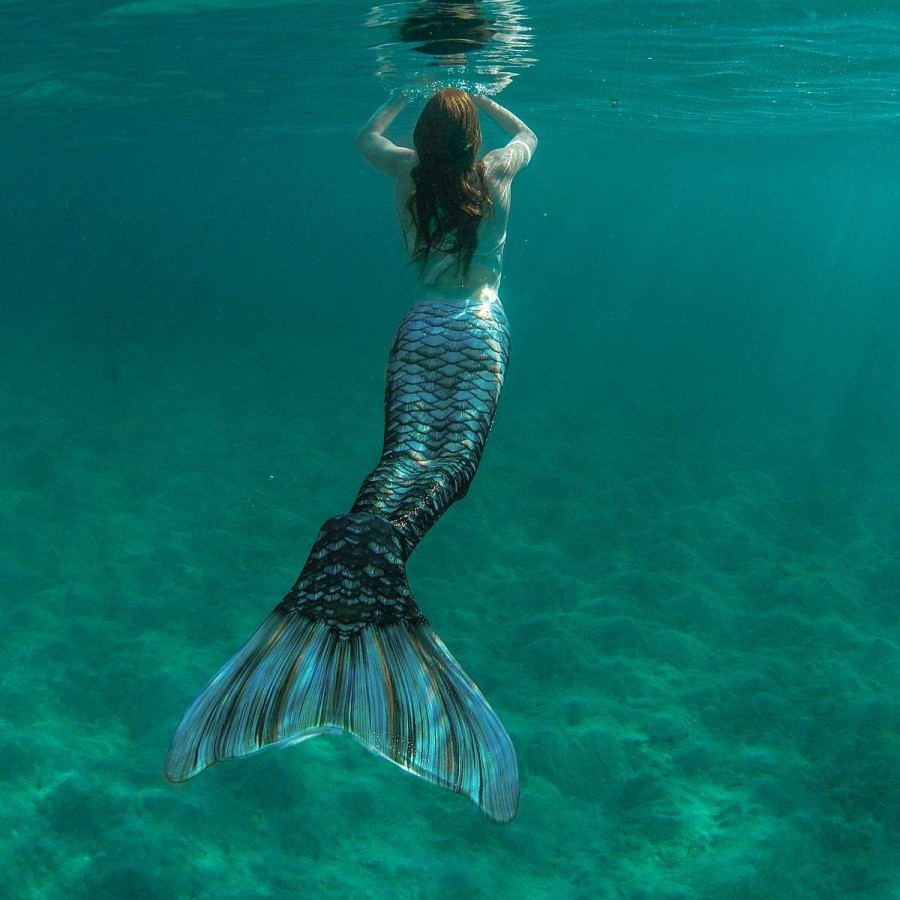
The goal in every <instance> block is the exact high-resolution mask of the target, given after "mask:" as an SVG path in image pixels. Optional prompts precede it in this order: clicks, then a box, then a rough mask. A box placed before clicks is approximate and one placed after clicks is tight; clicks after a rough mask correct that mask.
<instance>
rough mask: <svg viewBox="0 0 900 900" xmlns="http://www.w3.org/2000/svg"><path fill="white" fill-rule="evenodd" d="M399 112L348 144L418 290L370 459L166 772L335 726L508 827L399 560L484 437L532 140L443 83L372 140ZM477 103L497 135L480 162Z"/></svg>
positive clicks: (484, 717) (475, 705)
mask: <svg viewBox="0 0 900 900" xmlns="http://www.w3.org/2000/svg"><path fill="white" fill-rule="evenodd" d="M405 102H406V101H405V98H403V97H395V98H392V99H391V100H389V101H388V102H387V103H385V104H384V105H383V106H382V107H380V108H379V109H378V110H377V111H376V112H375V113H374V115H373V116H372V117H371V118H370V119H369V121H368V122H367V123H366V125H365V126H364V127H363V129H362V131H360V133H359V135H358V137H357V148H358V149H359V151H360V152H361V153H362V155H363V156H364V157H365V158H366V159H367V160H368V161H369V162H370V163H371V164H372V165H373V166H374V167H375V168H376V169H378V170H379V171H382V172H385V173H386V174H388V175H390V176H391V177H392V178H393V179H394V188H395V201H396V207H397V213H398V215H399V217H400V223H401V226H402V228H403V231H404V235H405V236H406V238H407V244H408V246H409V247H410V253H411V258H412V261H413V263H414V264H416V265H417V266H418V270H419V273H420V280H421V299H420V300H419V302H417V303H416V304H415V305H414V306H413V307H412V309H411V310H410V311H409V312H408V313H407V314H406V316H405V317H404V319H403V321H402V322H401V323H400V327H399V328H398V330H397V333H396V335H395V338H394V344H393V348H392V349H391V354H390V358H389V361H388V368H387V384H386V388H385V435H384V447H383V451H382V455H381V460H380V461H379V463H378V465H377V466H376V468H375V469H374V470H373V471H372V472H371V473H370V474H369V475H368V476H367V477H366V479H365V480H364V481H363V484H362V487H361V488H360V490H359V494H358V495H357V497H356V501H355V502H354V504H353V507H352V508H351V510H350V512H349V513H347V514H346V515H340V516H336V517H334V518H332V519H329V520H328V521H327V522H325V524H324V525H323V526H322V528H321V530H320V532H319V535H318V537H317V538H316V541H315V543H314V545H313V548H312V551H311V552H310V555H309V559H308V560H307V562H306V565H305V566H304V568H303V571H302V572H301V573H300V577H299V578H298V579H297V581H296V583H295V584H294V586H293V587H292V588H291V590H290V591H289V592H288V594H287V596H286V597H285V598H284V599H283V600H282V601H281V603H279V604H278V606H276V607H275V609H274V610H273V611H272V613H271V614H270V615H269V617H268V618H267V619H266V620H265V621H264V622H263V623H262V625H260V627H259V628H258V629H257V630H256V633H255V634H254V635H253V636H252V637H251V638H250V640H249V641H248V642H247V643H246V644H245V645H244V646H243V647H242V648H241V649H240V650H239V651H238V653H237V654H236V655H235V656H234V657H233V658H232V659H231V661H230V662H228V663H227V664H226V665H225V666H224V667H223V668H222V670H221V671H220V672H219V673H218V674H217V675H216V676H215V678H213V680H212V681H211V682H210V683H209V684H208V685H207V686H206V688H204V690H203V691H202V692H201V693H200V694H199V696H198V697H197V698H196V699H195V700H194V702H193V703H192V704H191V706H190V707H189V708H188V711H187V712H186V713H185V715H184V718H183V719H182V721H181V724H180V725H179V727H178V730H177V731H176V733H175V737H174V738H173V740H172V744H171V746H170V748H169V754H168V757H167V759H166V768H165V773H166V777H167V778H168V779H169V780H170V781H186V780H187V779H188V778H191V777H193V776H194V775H196V774H198V773H199V772H201V771H202V770H203V769H205V768H206V767H207V766H210V765H212V764H213V763H216V762H218V761H219V760H223V759H230V758H234V757H239V756H246V755H248V754H250V753H255V752H256V751H258V750H262V749H263V748H265V747H267V746H271V745H275V744H281V745H287V744H296V743H299V742H301V741H304V740H307V739H308V738H311V737H315V736H316V735H318V734H323V733H328V732H340V731H345V732H349V733H350V734H352V735H353V736H354V737H355V738H356V739H357V740H359V741H360V742H361V743H362V744H363V745H364V746H365V747H367V748H368V749H369V750H371V751H373V752H374V753H377V754H379V755H381V756H383V757H385V758H386V759H389V760H390V761H391V762H393V763H395V764H396V765H398V766H400V767H401V768H403V769H406V770H407V771H410V772H413V773H415V774H416V775H419V776H420V777H422V778H424V779H426V780H428V781H431V782H434V783H436V784H440V785H443V786H444V787H447V788H449V789H450V790H453V791H457V792H459V793H463V794H465V795H467V796H468V797H469V798H471V799H472V801H473V802H475V803H476V804H478V806H480V807H481V808H482V809H483V810H484V812H485V813H486V814H487V815H488V816H490V817H491V818H492V819H495V820H497V821H500V822H507V821H509V820H510V819H512V818H513V817H514V816H515V814H516V810H517V808H518V798H519V779H518V768H517V764H516V754H515V749H514V748H513V745H512V742H511V741H510V739H509V735H508V734H507V733H506V730H505V729H504V728H503V725H502V724H501V723H500V720H499V719H498V718H497V716H496V714H495V713H494V711H493V710H492V709H491V707H490V706H489V705H488V702H487V700H485V698H484V696H483V695H482V694H481V692H480V691H479V690H478V688H477V686H476V685H475V683H474V682H473V681H472V680H471V679H470V678H469V676H468V675H466V673H465V672H464V671H463V669H462V668H461V667H460V665H459V663H457V662H456V660H455V659H454V658H453V657H452V656H451V655H450V653H449V651H448V650H447V648H446V647H445V646H444V644H443V642H442V641H441V639H440V638H439V637H438V636H437V635H436V634H435V633H434V632H433V631H432V630H431V628H430V627H429V625H428V621H427V620H426V619H425V617H424V616H423V615H422V613H421V612H420V611H419V608H418V606H417V605H416V602H415V600H414V599H413V596H412V593H411V591H410V589H409V585H408V584H407V580H406V560H407V559H408V558H409V555H410V554H411V553H412V551H413V549H414V548H415V547H416V545H417V544H418V542H419V541H420V540H421V539H422V537H423V536H424V534H425V532H426V531H427V530H428V529H429V528H430V527H431V526H432V525H433V524H434V523H435V522H436V521H437V519H438V518H439V517H440V516H441V514H442V513H443V512H444V511H445V510H446V509H447V508H448V507H449V506H450V504H451V503H453V502H454V501H455V500H457V499H459V498H460V497H462V496H464V495H465V493H466V491H467V490H468V487H469V484H470V483H471V481H472V478H473V477H474V476H475V472H476V470H477V468H478V464H479V462H480V460H481V454H482V452H483V450H484V445H485V442H486V440H487V436H488V432H489V431H490V428H491V423H492V421H493V418H494V412H495V410H496V407H497V402H498V400H499V398H500V390H501V387H502V385H503V376H504V373H505V370H506V363H507V360H508V357H509V328H508V325H507V321H506V316H505V314H504V312H503V307H502V306H501V304H500V298H499V295H498V288H499V286H500V275H501V264H502V259H503V247H504V243H505V240H506V225H507V220H508V217H509V204H510V185H511V183H512V180H513V178H514V177H515V175H516V173H517V172H519V171H520V170H521V169H522V168H524V167H525V166H526V165H527V164H528V163H529V161H530V160H531V156H532V154H533V153H534V150H535V147H536V146H537V138H536V137H535V135H534V132H532V131H531V129H530V128H528V126H527V125H525V124H524V122H522V121H521V120H520V119H518V118H516V116H514V115H513V114H512V113H510V112H509V111H508V110H506V109H504V108H503V107H502V106H500V105H499V104H497V103H495V102H494V101H492V100H489V99H487V98H485V97H474V98H473V97H470V96H469V95H468V94H466V93H463V92H462V91H458V90H454V89H452V88H447V89H445V90H441V91H438V93H436V94H435V95H434V96H433V97H432V98H431V99H430V100H429V101H428V103H427V104H426V105H425V108H424V109H423V111H422V113H421V115H420V116H419V120H418V122H417V124H416V128H415V133H414V144H415V149H414V150H410V149H408V148H405V147H400V146H397V145H396V144H394V143H392V142H391V141H390V140H388V139H387V138H386V137H385V136H384V132H385V130H386V129H387V128H388V126H389V125H390V124H391V122H392V121H393V120H394V119H395V118H396V116H397V115H398V113H399V112H400V111H401V109H402V108H403V106H404V105H405ZM478 109H481V110H482V111H483V112H484V113H485V114H486V115H488V116H489V117H490V118H492V119H493V120H494V121H495V122H496V123H497V125H499V126H500V128H501V129H502V130H503V131H504V132H505V133H506V134H507V135H509V137H510V141H509V142H508V143H507V144H506V145H505V146H504V147H502V148H500V149H497V150H492V151H491V152H489V153H487V154H485V156H484V158H483V159H480V160H479V158H478V153H479V150H480V149H481V127H480V123H479V119H478Z"/></svg>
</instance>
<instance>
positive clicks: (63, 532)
mask: <svg viewBox="0 0 900 900" xmlns="http://www.w3.org/2000/svg"><path fill="white" fill-rule="evenodd" d="M484 5H485V6H487V5H488V4H484ZM411 6H412V4H400V5H399V6H397V5H389V6H388V7H382V8H381V13H383V14H387V15H388V17H389V18H390V17H391V16H394V17H397V14H401V15H400V17H402V14H403V13H404V8H406V7H411ZM514 6H515V7H516V8H515V9H513V12H515V14H516V15H517V16H519V18H518V19H517V20H516V21H517V23H518V25H519V26H520V27H521V28H522V29H529V30H528V31H521V32H519V33H518V43H517V44H516V46H515V48H514V50H515V53H516V54H518V55H517V56H516V57H515V58H512V56H510V58H509V59H506V58H505V57H504V56H503V54H501V55H500V57H499V61H498V60H494V61H493V62H491V64H492V65H493V64H494V63H496V71H493V70H492V71H491V72H488V71H487V70H484V71H482V72H480V73H475V74H472V73H471V72H468V71H465V70H464V71H462V72H460V71H458V70H457V71H456V72H455V73H452V74H454V76H455V77H461V78H471V79H472V83H473V85H474V84H479V85H481V86H482V87H483V88H484V89H485V90H494V89H495V88H497V86H498V84H500V83H501V81H505V82H506V83H507V86H504V87H503V89H502V92H501V94H500V97H501V100H502V102H504V103H506V104H508V105H509V106H510V108H512V109H513V110H514V111H515V112H517V113H519V114H520V115H522V116H523V118H525V119H526V121H528V122H529V124H531V125H532V126H533V127H534V129H535V130H536V131H537V132H538V135H539V137H540V140H541V144H540V147H539V150H538V153H537V155H536V157H535V160H534V162H533V164H532V166H531V167H529V169H528V170H527V171H526V172H524V173H523V174H522V175H521V176H520V177H519V179H517V182H516V185H515V188H514V199H513V212H512V218H511V228H510V235H509V242H508V249H507V254H506V263H505V272H504V281H503V291H502V294H503V298H504V304H505V306H506V309H507V312H508V315H509V318H510V322H511V326H512V331H513V356H512V362H511V368H510V372H509V376H508V379H507V386H506V388H505V393H504V397H503V401H502V403H501V407H500V412H499V415H498V418H497V422H496V424H495V427H494V431H493V433H492V435H491V439H490V442H489V444H488V449H487V452H486V455H485V458H484V462H483V464H482V467H481V470H480V472H479V475H478V477H477V478H476V480H475V482H474V485H473V487H472V490H471V491H470V493H469V496H468V497H467V498H466V499H465V500H464V501H463V502H461V503H459V504H458V505H457V506H455V507H453V508H452V509H451V510H450V512H448V514H447V515H446V516H445V518H444V519H443V520H442V521H441V522H440V523H439V525H438V526H437V527H436V528H435V529H434V531H433V532H432V533H430V534H429V536H428V537H427V539H426V540H425V541H424V543H423V544H422V545H421V547H420V548H419V549H418V550H417V551H416V554H415V555H414V556H413V558H412V560H411V563H410V582H411V585H412V588H413V590H414V592H415V594H416V597H417V599H418V601H419V604H420V605H421V607H422V609H423V611H424V612H425V614H426V615H427V616H428V617H429V619H430V620H431V622H432V624H433V626H434V628H435V630H436V631H437V633H438V634H439V635H441V637H442V638H443V640H444V641H445V642H446V644H447V645H448V647H449V648H450V649H451V650H452V651H453V653H454V655H455V656H456V657H457V658H458V659H459V660H460V662H461V663H462V664H463V665H464V666H465V668H466V669H467V671H469V672H470V673H471V674H472V676H473V677H474V678H475V679H476V681H477V682H478V683H479V685H480V686H481V688H482V689H483V691H484V692H485V694H486V695H487V697H488V698H489V699H490V701H491V703H492V705H493V706H494V708H495V709H496V710H497V712H498V714H499V715H500V717H501V718H502V720H503V722H504V724H505V725H506V727H507V729H508V730H509V732H510V734H511V736H512V738H513V740H514V742H515V744H516V747H517V750H518V754H519V764H520V770H521V775H522V797H521V807H520V812H519V815H518V817H517V818H516V820H515V821H514V822H513V823H511V824H510V825H505V826H499V825H495V824H492V823H490V822H488V821H487V820H485V819H484V817H483V816H482V815H481V814H480V813H479V812H478V810H477V809H476V808H475V807H474V806H472V805H471V804H469V803H468V802H467V801H466V800H464V799H463V798H461V797H459V796H456V795H453V794H450V793H449V792H446V791H442V790H439V789H437V788H434V787H431V786H429V785H427V784H425V783H424V782H421V781H419V780H417V779H414V778H412V777H410V776H408V775H406V774H404V773H403V772H401V771H400V770H398V769H396V768H395V767H393V766H390V765H388V764H386V763H385V762H383V761H381V760H378V759H376V758H375V757H374V756H370V755H369V754H367V753H366V752H365V751H364V750H363V749H362V748H361V747H359V746H358V745H357V744H356V743H355V742H353V741H351V740H348V739H341V738H321V739H318V740H315V741H311V742H308V743H305V744H303V745H302V746H300V747H296V748H291V749H286V750H273V751H269V752H267V753H263V754H261V755H259V756H256V757H254V758H252V759H249V760H243V761H239V762H232V763H225V764H222V765H221V766H217V767H216V768H214V769H212V770H211V771H209V772H206V773H204V774H203V775H201V776H199V777H198V778H197V779H196V780H194V781H192V782H190V783H188V784H187V785H181V786H177V787H176V786H171V785H168V784H166V783H165V782H164V781H163V780H162V775H161V770H162V762H163V759H164V756H165V752H166V748H167V745H168V742H169V740H170V738H171V734H172V732H173V730H174V728H175V726H176V725H177V723H178V721H179V719H180V717H181V715H182V713H183V712H184V709H185V707H186V705H187V704H188V702H189V701H190V699H191V698H192V697H193V695H194V694H195V692H196V691H197V690H199V689H200V688H201V687H202V686H203V684H204V683H205V682H206V680H207V679H208V678H209V677H210V676H211V675H212V674H213V672H214V671H215V670H216V669H217V668H218V667H219V666H220V665H221V664H222V663H223V662H224V661H225V660H226V659H227V658H228V657H229V656H230V654H231V653H232V652H234V650H235V649H236V648H237V646H238V645H239V644H240V643H241V642H242V641H243V640H244V639H245V638H246V637H247V636H248V635H249V634H250V633H251V631H252V630H253V628H254V627H255V626H256V625H257V624H258V622H259V621H260V620H261V619H262V618H263V616H264V615H265V614H266V613H267V612H268V611H269V610H270V609H271V607H272V606H273V605H274V604H275V603H276V602H277V601H278V600H279V599H280V598H281V596H282V595H283V594H284V592H285V591H286V590H287V589H288V588H289V587H290V585H291V583H292V581H293V579H294V577H295V576H296V574H297V572H298V571H299V569H300V567H301V566H302V564H303V561H304V560H305V558H306V554H307V552H308V549H309V546H310V544H311V542H312V540H313V538H314V536H315V534H316V531H317V529H318V526H319V524H320V523H321V522H322V521H323V520H324V519H325V518H327V517H329V516H331V515H333V514H335V513H338V512H342V511H345V510H346V509H347V508H348V506H349V505H350V503H351V502H352V499H353V497H354V495H355V491H356V489H357V487H358V485H359V482H360V480H361V479H362V477H363V475H364V474H365V473H366V472H367V471H368V470H369V468H370V467H371V466H372V465H373V464H374V462H375V460H376V459H377V456H378V453H379V451H380V444H381V426H382V421H381V401H382V390H383V382H382V378H383V370H384V363H385V359H386V355H387V350H388V347H389V344H390V339H391V334H392V332H393V329H394V327H395V326H396V324H397V322H398V321H399V319H400V317H401V315H402V314H403V312H404V311H405V309H406V308H407V307H408V305H409V303H410V302H411V301H412V300H413V299H414V287H413V281H412V278H411V275H410V273H409V271H408V270H407V269H405V268H404V264H403V256H402V246H401V242H400V238H399V235H398V233H397V229H396V226H395V225H394V223H393V221H392V218H391V210H390V187H389V185H388V183H387V182H386V181H385V180H383V179H381V178H380V177H379V176H378V175H377V173H375V172H373V171H371V170H370V169H368V168H366V166H365V165H364V163H363V162H362V160H361V159H360V158H359V157H358V156H357V155H356V154H355V153H354V150H353V135H354V134H355V131H356V129H357V128H358V127H359V125H360V124H361V123H362V122H363V121H364V120H365V118H366V117H367V116H368V115H369V113H370V112H371V111H372V109H374V108H375V106H377V105H378V103H380V102H381V100H382V98H383V97H384V94H385V86H386V84H387V86H390V84H391V83H392V79H396V78H400V79H402V78H404V77H407V75H408V74H409V73H410V72H411V71H412V68H410V67H413V68H414V63H415V57H413V56H410V55H409V52H408V51H409V48H408V47H399V46H394V45H393V44H392V43H391V41H389V40H385V36H386V35H387V36H388V37H389V36H390V35H389V31H387V32H386V31H385V29H389V27H390V26H389V25H384V24H382V25H373V24H371V17H372V14H373V11H372V9H371V8H370V7H369V6H368V5H366V4H361V3H355V2H354V3H351V2H339V3H334V2H331V3H324V2H323V3H291V2H286V0H282V2H274V0H273V2H271V3H256V4H250V3H249V2H248V3H242V2H240V0H144V2H134V3H131V4H124V5H123V4H120V5H118V6H117V5H116V4H113V3H104V2H92V3H88V2H84V3H81V4H75V3H49V2H29V3H24V2H21V3H20V2H8V0H7V2H4V3H2V4H0V26H2V29H0V34H2V37H0V133H2V135H3V138H4V139H3V140H2V141H0V197H2V200H0V234H2V235H3V238H2V242H0V304H2V305H0V309H2V312H3V318H2V321H3V324H4V327H3V328H0V360H2V363H0V366H2V367H0V373H2V379H0V410H2V416H0V493H2V498H3V512H4V514H3V515H2V516H0V592H2V593H0V597H2V604H3V605H2V609H3V612H4V628H3V629H2V631H0V652H2V654H3V657H4V665H3V666H2V667H0V785H2V790H3V797H4V803H3V805H2V807H0V869H2V871H3V873H4V890H5V891H6V893H7V895H9V896H12V897H17V898H18V897H23V898H43V897H75V898H98V897H102V898H106V897H109V898H119V897H122V898H126V897H127V898H134V897H140V898H157V897H165V898H170V897H196V898H244V897H257V896H260V897H288V896H294V895H298V896H299V895H305V896H310V895H311V896H326V895H327V896H336V897H344V896H347V897H349V896H354V897H374V898H381V897H415V898H419V897H421V898H431V897H437V898H441V897H471V898H478V897H491V898H493V897H510V898H520V897H573V898H585V900H587V898H605V897H610V898H629V900H631V898H634V900H637V898H694V897H700V898H771V897H791V898H807V897H808V898H841V897H848V896H858V897H866V898H869V897H871V898H884V900H887V898H896V897H898V896H900V862H898V860H900V837H898V835H900V799H898V798H900V775H898V771H900V639H898V625H900V612H898V609H900V606H898V602H897V600H898V593H900V562H898V551H900V455H898V451H897V447H898V440H900V404H898V394H900V363H898V354H897V347H898V342H900V309H898V305H897V297H898V296H900V291H898V287H900V256H898V253H897V244H898V236H900V212H898V210H900V177H898V176H900V163H898V156H897V153H896V139H897V134H898V127H900V102H898V92H900V50H898V47H900V43H898V39H900V4H896V3H853V4H851V3H837V2H832V3H826V2H820V3H789V2H785V3H780V2H760V3H738V2H721V3H720V2H713V0H705V2H697V3H685V2H674V0H672V2H667V3H661V2H657V3H649V4H640V5H638V4H607V3H601V4H597V3H587V2H584V0H580V2H565V3H564V2H546V3H541V4H537V3H532V4H518V5H514ZM506 11H509V9H507V10H506ZM367 22H368V23H370V24H367ZM376 48H380V49H376ZM512 52H513V51H512V50H510V54H512ZM385 56H387V58H388V62H391V63H392V64H394V66H395V68H394V70H391V71H396V70H397V69H398V68H399V71H400V74H399V75H391V74H386V73H385V69H384V64H385V60H384V57H385ZM504 61H507V62H509V63H510V64H509V65H508V66H504V64H503V63H504ZM404 67H405V68H404ZM438 74H439V75H440V72H439V73H438ZM445 74H446V73H445ZM613 101H615V103H614V102H613ZM412 122H413V116H412V115H411V114H405V117H404V118H403V119H401V120H399V121H398V128H397V130H396V132H395V133H396V134H397V135H398V137H401V138H402V137H403V136H404V135H408V134H409V131H410V129H411V126H412ZM486 137H487V138H488V141H489V142H490V141H496V140H497V139H498V136H497V134H496V133H495V132H493V131H490V130H487V131H486Z"/></svg>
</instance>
